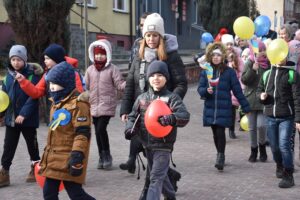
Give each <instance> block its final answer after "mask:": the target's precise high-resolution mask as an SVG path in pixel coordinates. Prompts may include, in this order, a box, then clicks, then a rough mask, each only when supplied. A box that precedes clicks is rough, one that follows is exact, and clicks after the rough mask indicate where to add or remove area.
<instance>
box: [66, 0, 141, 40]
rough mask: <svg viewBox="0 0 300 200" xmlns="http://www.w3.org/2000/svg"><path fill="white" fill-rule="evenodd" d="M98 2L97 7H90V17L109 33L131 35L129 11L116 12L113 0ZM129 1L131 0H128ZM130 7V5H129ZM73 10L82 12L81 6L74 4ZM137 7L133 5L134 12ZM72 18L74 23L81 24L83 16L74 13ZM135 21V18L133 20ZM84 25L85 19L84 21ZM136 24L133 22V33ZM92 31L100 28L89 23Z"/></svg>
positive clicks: (97, 30) (99, 0) (100, 0)
mask: <svg viewBox="0 0 300 200" xmlns="http://www.w3.org/2000/svg"><path fill="white" fill-rule="evenodd" d="M95 2H96V8H89V9H88V19H89V20H90V21H91V22H93V23H94V24H96V25H97V26H99V27H100V28H102V29H103V30H105V31H106V32H108V33H112V34H120V35H130V31H129V29H130V25H129V18H130V16H129V13H121V12H115V11H113V2H112V1H107V0H97V1H95ZM128 2H129V1H128ZM127 7H128V8H129V5H127ZM73 10H75V11H76V12H78V13H80V12H81V7H80V6H78V5H76V4H74V6H73ZM134 10H135V8H134V5H133V12H134ZM82 14H83V16H84V9H83V13H82ZM134 14H135V13H133V19H134ZM70 20H71V23H72V24H79V25H80V24H81V18H80V17H79V16H78V15H76V14H74V13H72V12H71V15H70ZM133 22H134V20H133ZM83 26H85V25H84V21H83ZM134 27H135V24H133V30H132V31H133V34H134V33H135V31H134ZM88 29H89V31H90V32H99V29H97V28H96V27H94V26H93V25H91V24H89V27H88Z"/></svg>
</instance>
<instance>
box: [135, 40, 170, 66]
mask: <svg viewBox="0 0 300 200" xmlns="http://www.w3.org/2000/svg"><path fill="white" fill-rule="evenodd" d="M146 46H147V44H146V40H145V38H143V39H142V40H141V41H140V49H139V57H140V58H141V59H144V53H145V47H146ZM157 56H158V60H160V61H165V60H167V58H168V57H167V52H166V48H165V41H164V39H163V37H162V36H161V35H159V44H158V47H157Z"/></svg>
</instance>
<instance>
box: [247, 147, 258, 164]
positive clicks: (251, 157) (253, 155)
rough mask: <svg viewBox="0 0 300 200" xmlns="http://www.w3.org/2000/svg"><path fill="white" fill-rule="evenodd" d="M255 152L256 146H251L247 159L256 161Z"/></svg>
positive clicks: (256, 150)
mask: <svg viewBox="0 0 300 200" xmlns="http://www.w3.org/2000/svg"><path fill="white" fill-rule="evenodd" d="M257 152H258V147H251V154H250V157H249V159H248V161H249V162H252V163H253V162H256V159H257Z"/></svg>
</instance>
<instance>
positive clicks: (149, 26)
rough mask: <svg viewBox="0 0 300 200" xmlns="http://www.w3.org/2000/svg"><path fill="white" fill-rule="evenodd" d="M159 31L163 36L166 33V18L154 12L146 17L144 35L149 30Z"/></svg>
mask: <svg viewBox="0 0 300 200" xmlns="http://www.w3.org/2000/svg"><path fill="white" fill-rule="evenodd" d="M150 31H153V32H157V33H159V34H160V35H161V36H164V34H165V28H164V20H163V18H162V17H161V16H160V15H159V14H158V13H152V14H151V15H148V16H147V18H146V19H145V22H144V26H143V37H144V36H145V34H146V33H147V32H150Z"/></svg>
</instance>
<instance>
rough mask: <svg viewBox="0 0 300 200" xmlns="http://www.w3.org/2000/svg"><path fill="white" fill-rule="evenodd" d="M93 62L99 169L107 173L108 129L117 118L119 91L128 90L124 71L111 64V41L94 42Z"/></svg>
mask: <svg viewBox="0 0 300 200" xmlns="http://www.w3.org/2000/svg"><path fill="white" fill-rule="evenodd" d="M89 58H90V60H91V62H93V63H94V64H93V65H91V66H89V67H88V69H87V71H86V74H85V82H86V88H87V90H88V94H89V102H90V104H91V114H92V116H93V123H94V126H95V134H96V141H97V145H98V153H99V157H100V159H99V163H98V166H97V168H98V169H107V168H110V167H111V166H112V156H111V153H110V146H109V138H108V134H107V125H108V123H109V120H110V118H111V117H113V116H115V112H116V107H117V90H119V91H122V90H124V88H125V84H126V83H125V81H124V80H123V78H122V74H121V72H120V70H119V69H118V68H117V67H116V66H115V65H114V64H112V63H111V58H112V49H111V45H110V43H109V41H107V40H105V39H101V40H97V41H95V42H93V43H92V44H91V45H90V47H89Z"/></svg>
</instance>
